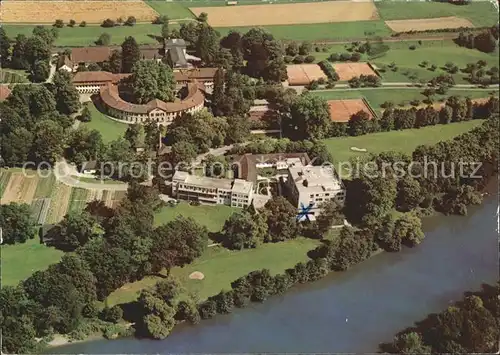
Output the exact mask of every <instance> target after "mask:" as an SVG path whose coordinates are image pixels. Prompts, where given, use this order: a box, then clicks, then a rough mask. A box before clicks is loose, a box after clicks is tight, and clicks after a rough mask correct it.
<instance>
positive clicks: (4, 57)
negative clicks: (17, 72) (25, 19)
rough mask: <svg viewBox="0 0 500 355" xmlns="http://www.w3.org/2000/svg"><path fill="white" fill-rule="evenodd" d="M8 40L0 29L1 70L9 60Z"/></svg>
mask: <svg viewBox="0 0 500 355" xmlns="http://www.w3.org/2000/svg"><path fill="white" fill-rule="evenodd" d="M10 47H11V44H10V39H9V37H7V34H6V33H5V29H4V28H3V27H1V28H0V64H1V66H2V68H5V67H6V66H7V65H8V64H9V62H10V61H9V59H10Z"/></svg>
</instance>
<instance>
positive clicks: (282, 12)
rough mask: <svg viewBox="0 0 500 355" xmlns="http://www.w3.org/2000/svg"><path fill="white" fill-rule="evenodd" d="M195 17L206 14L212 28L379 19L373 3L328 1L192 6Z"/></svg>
mask: <svg viewBox="0 0 500 355" xmlns="http://www.w3.org/2000/svg"><path fill="white" fill-rule="evenodd" d="M190 10H191V11H192V12H193V13H194V14H195V15H196V16H198V15H200V14H201V13H202V12H205V13H207V14H208V22H209V23H210V25H211V26H213V27H231V26H263V25H291V24H303V23H328V22H350V21H363V20H365V21H366V20H376V19H378V14H377V9H376V8H375V6H374V4H373V2H371V1H370V2H352V1H327V2H317V3H298V4H273V5H271V6H269V5H241V6H240V5H239V6H235V7H201V8H200V7H192V8H190Z"/></svg>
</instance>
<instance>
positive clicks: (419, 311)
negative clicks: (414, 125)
mask: <svg viewBox="0 0 500 355" xmlns="http://www.w3.org/2000/svg"><path fill="white" fill-rule="evenodd" d="M496 209H497V201H496V200H495V199H493V198H489V199H488V200H486V201H485V202H484V203H483V204H482V205H481V206H477V207H474V208H470V209H469V215H468V216H466V217H458V216H450V217H442V216H439V217H432V218H427V219H425V220H424V230H425V232H426V239H425V240H424V242H423V243H422V244H421V245H420V246H418V247H416V248H413V249H404V250H403V251H402V252H400V253H382V254H378V255H376V256H375V257H373V258H371V259H369V260H367V261H365V262H363V263H361V264H359V265H357V266H356V267H354V268H352V269H351V270H349V271H347V272H344V273H336V274H331V275H329V276H328V277H326V278H324V279H323V280H321V281H318V282H315V283H312V284H307V285H301V286H300V287H296V288H294V289H292V290H290V291H289V292H288V293H286V294H285V295H284V296H281V297H274V298H271V299H270V300H268V301H267V302H266V303H264V304H257V305H255V304H254V305H252V306H251V307H249V308H246V309H237V310H235V312H234V313H233V314H231V315H225V316H217V317H216V318H215V319H212V320H208V321H202V323H201V324H199V325H197V326H191V325H182V326H179V327H176V329H175V330H174V331H173V332H172V334H171V335H170V336H169V337H168V338H167V339H165V340H163V341H152V340H138V339H135V338H123V339H118V340H113V341H108V340H97V341H91V342H84V343H76V344H72V345H68V346H63V347H59V348H53V349H51V350H50V351H49V352H50V353H93V354H98V353H100V354H103V353H163V354H167V353H223V352H224V353H251V352H295V353H298V352H308V353H312V352H358V353H362V352H375V351H377V350H378V344H379V343H380V342H385V341H390V340H391V339H392V337H393V335H394V334H395V333H397V332H398V331H400V330H402V329H404V328H406V327H407V326H410V325H412V324H413V322H415V321H417V320H420V319H422V318H424V317H425V316H426V315H427V314H428V313H432V312H439V311H441V310H443V309H445V308H446V307H447V306H448V305H449V304H451V303H452V302H454V301H457V300H459V299H460V298H461V297H462V295H463V292H464V291H468V290H476V289H479V288H480V286H481V283H485V282H487V283H493V282H495V281H496V280H497V279H498V241H497V234H496V232H495V229H496V227H497V222H496V217H495V214H496Z"/></svg>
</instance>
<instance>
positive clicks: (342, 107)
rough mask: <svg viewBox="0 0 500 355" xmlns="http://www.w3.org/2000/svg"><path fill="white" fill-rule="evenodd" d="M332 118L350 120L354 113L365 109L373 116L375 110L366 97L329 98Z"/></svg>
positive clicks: (342, 120) (340, 120)
mask: <svg viewBox="0 0 500 355" xmlns="http://www.w3.org/2000/svg"><path fill="white" fill-rule="evenodd" d="M328 106H329V108H330V118H331V119H332V121H333V122H349V119H350V118H351V116H352V115H354V114H355V113H357V112H359V111H365V112H366V113H368V114H369V115H370V118H373V111H372V109H371V108H370V106H368V104H367V102H366V101H365V100H364V99H348V100H329V101H328Z"/></svg>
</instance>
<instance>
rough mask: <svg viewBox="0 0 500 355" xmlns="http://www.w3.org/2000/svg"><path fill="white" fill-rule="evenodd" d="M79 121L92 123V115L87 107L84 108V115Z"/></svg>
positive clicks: (81, 115) (82, 114)
mask: <svg viewBox="0 0 500 355" xmlns="http://www.w3.org/2000/svg"><path fill="white" fill-rule="evenodd" d="M78 119H79V120H80V121H82V122H90V121H91V120H92V114H91V113H90V110H89V107H88V106H87V105H85V106H83V110H82V113H81V114H80V116H78Z"/></svg>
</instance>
